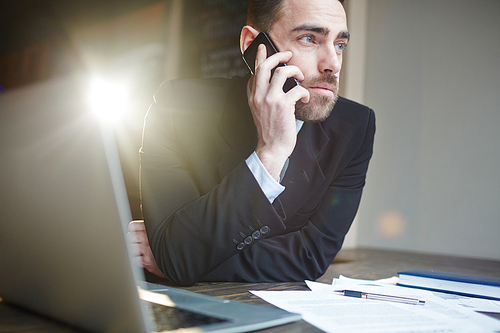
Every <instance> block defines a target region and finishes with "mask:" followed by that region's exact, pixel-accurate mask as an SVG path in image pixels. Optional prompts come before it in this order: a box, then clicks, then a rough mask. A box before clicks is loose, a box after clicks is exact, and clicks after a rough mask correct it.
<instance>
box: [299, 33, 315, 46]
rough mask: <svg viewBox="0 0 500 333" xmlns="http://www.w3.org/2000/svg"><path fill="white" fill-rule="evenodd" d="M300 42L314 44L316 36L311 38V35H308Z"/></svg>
mask: <svg viewBox="0 0 500 333" xmlns="http://www.w3.org/2000/svg"><path fill="white" fill-rule="evenodd" d="M299 40H301V41H303V42H306V43H308V44H311V43H313V42H314V36H311V35H307V36H302V37H300V38H299Z"/></svg>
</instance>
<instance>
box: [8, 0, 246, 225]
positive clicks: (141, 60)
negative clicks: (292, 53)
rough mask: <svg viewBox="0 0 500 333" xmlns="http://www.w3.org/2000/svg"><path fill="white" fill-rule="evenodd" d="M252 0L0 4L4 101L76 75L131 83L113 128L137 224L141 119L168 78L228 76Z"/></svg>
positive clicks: (238, 63)
mask: <svg viewBox="0 0 500 333" xmlns="http://www.w3.org/2000/svg"><path fill="white" fill-rule="evenodd" d="M246 7H247V0H104V1H102V0H86V1H75V0H69V1H68V0H0V87H1V88H0V96H1V94H5V93H8V92H9V91H14V90H17V91H18V90H21V89H24V88H26V87H29V86H30V85H36V84H43V82H47V81H50V80H54V79H57V78H60V77H64V76H71V75H74V74H76V73H78V74H79V75H81V74H82V73H84V75H89V77H90V76H92V75H99V76H100V77H101V78H103V79H104V80H106V79H108V80H110V81H119V82H121V83H124V84H126V86H127V92H128V100H127V105H128V113H127V116H126V117H124V118H123V119H122V120H121V122H120V124H119V126H118V127H117V129H116V132H117V142H118V146H119V151H120V157H121V160H122V168H123V171H124V174H125V182H126V186H127V190H128V195H129V199H130V203H131V209H132V215H133V218H134V219H140V218H141V217H142V216H141V212H140V207H139V201H140V200H139V187H138V173H139V162H138V156H139V155H138V151H139V148H140V144H141V131H142V124H143V117H144V115H145V113H146V111H147V109H148V107H149V105H150V104H151V102H152V95H153V93H154V91H155V90H156V89H157V87H158V86H159V84H160V83H161V82H162V81H164V80H166V79H175V78H188V77H214V76H222V77H231V76H233V75H236V74H239V75H244V74H245V73H246V69H245V67H244V64H243V62H242V60H241V56H240V52H239V44H238V41H239V33H240V29H241V27H242V26H243V25H244V24H245V19H246Z"/></svg>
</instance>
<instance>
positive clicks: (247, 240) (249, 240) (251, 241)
mask: <svg viewBox="0 0 500 333" xmlns="http://www.w3.org/2000/svg"><path fill="white" fill-rule="evenodd" d="M252 243H253V238H252V236H248V237H247V238H245V244H247V245H250V244H252Z"/></svg>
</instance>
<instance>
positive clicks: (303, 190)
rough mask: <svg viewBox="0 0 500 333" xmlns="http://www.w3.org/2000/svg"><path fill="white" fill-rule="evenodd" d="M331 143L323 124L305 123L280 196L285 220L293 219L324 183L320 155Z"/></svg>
mask: <svg viewBox="0 0 500 333" xmlns="http://www.w3.org/2000/svg"><path fill="white" fill-rule="evenodd" d="M329 141H330V139H329V137H328V136H327V135H326V133H325V131H324V130H323V127H322V126H321V123H304V125H303V127H302V129H301V131H300V132H299V136H298V138H297V145H296V146H295V149H294V151H293V153H292V155H291V156H290V163H289V167H288V170H287V172H286V174H285V177H284V178H283V181H282V184H283V186H285V187H286V189H285V191H284V192H283V193H282V194H281V195H280V196H279V201H280V203H279V204H281V205H282V207H283V210H284V217H286V218H289V217H291V216H293V215H294V214H295V213H296V212H297V211H298V210H299V209H300V207H301V206H303V204H304V203H305V202H307V200H308V199H309V197H310V196H311V195H312V194H313V193H314V191H315V190H316V189H317V188H318V187H319V186H320V185H321V184H322V183H323V182H324V181H325V179H326V178H325V173H324V172H323V170H322V169H321V166H320V165H319V162H318V155H319V154H320V153H321V151H322V150H323V148H324V147H325V146H326V144H327V143H328V142H329Z"/></svg>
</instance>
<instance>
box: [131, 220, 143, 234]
mask: <svg viewBox="0 0 500 333" xmlns="http://www.w3.org/2000/svg"><path fill="white" fill-rule="evenodd" d="M128 231H130V232H136V231H146V226H145V225H144V221H132V222H130V223H129V224H128Z"/></svg>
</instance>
